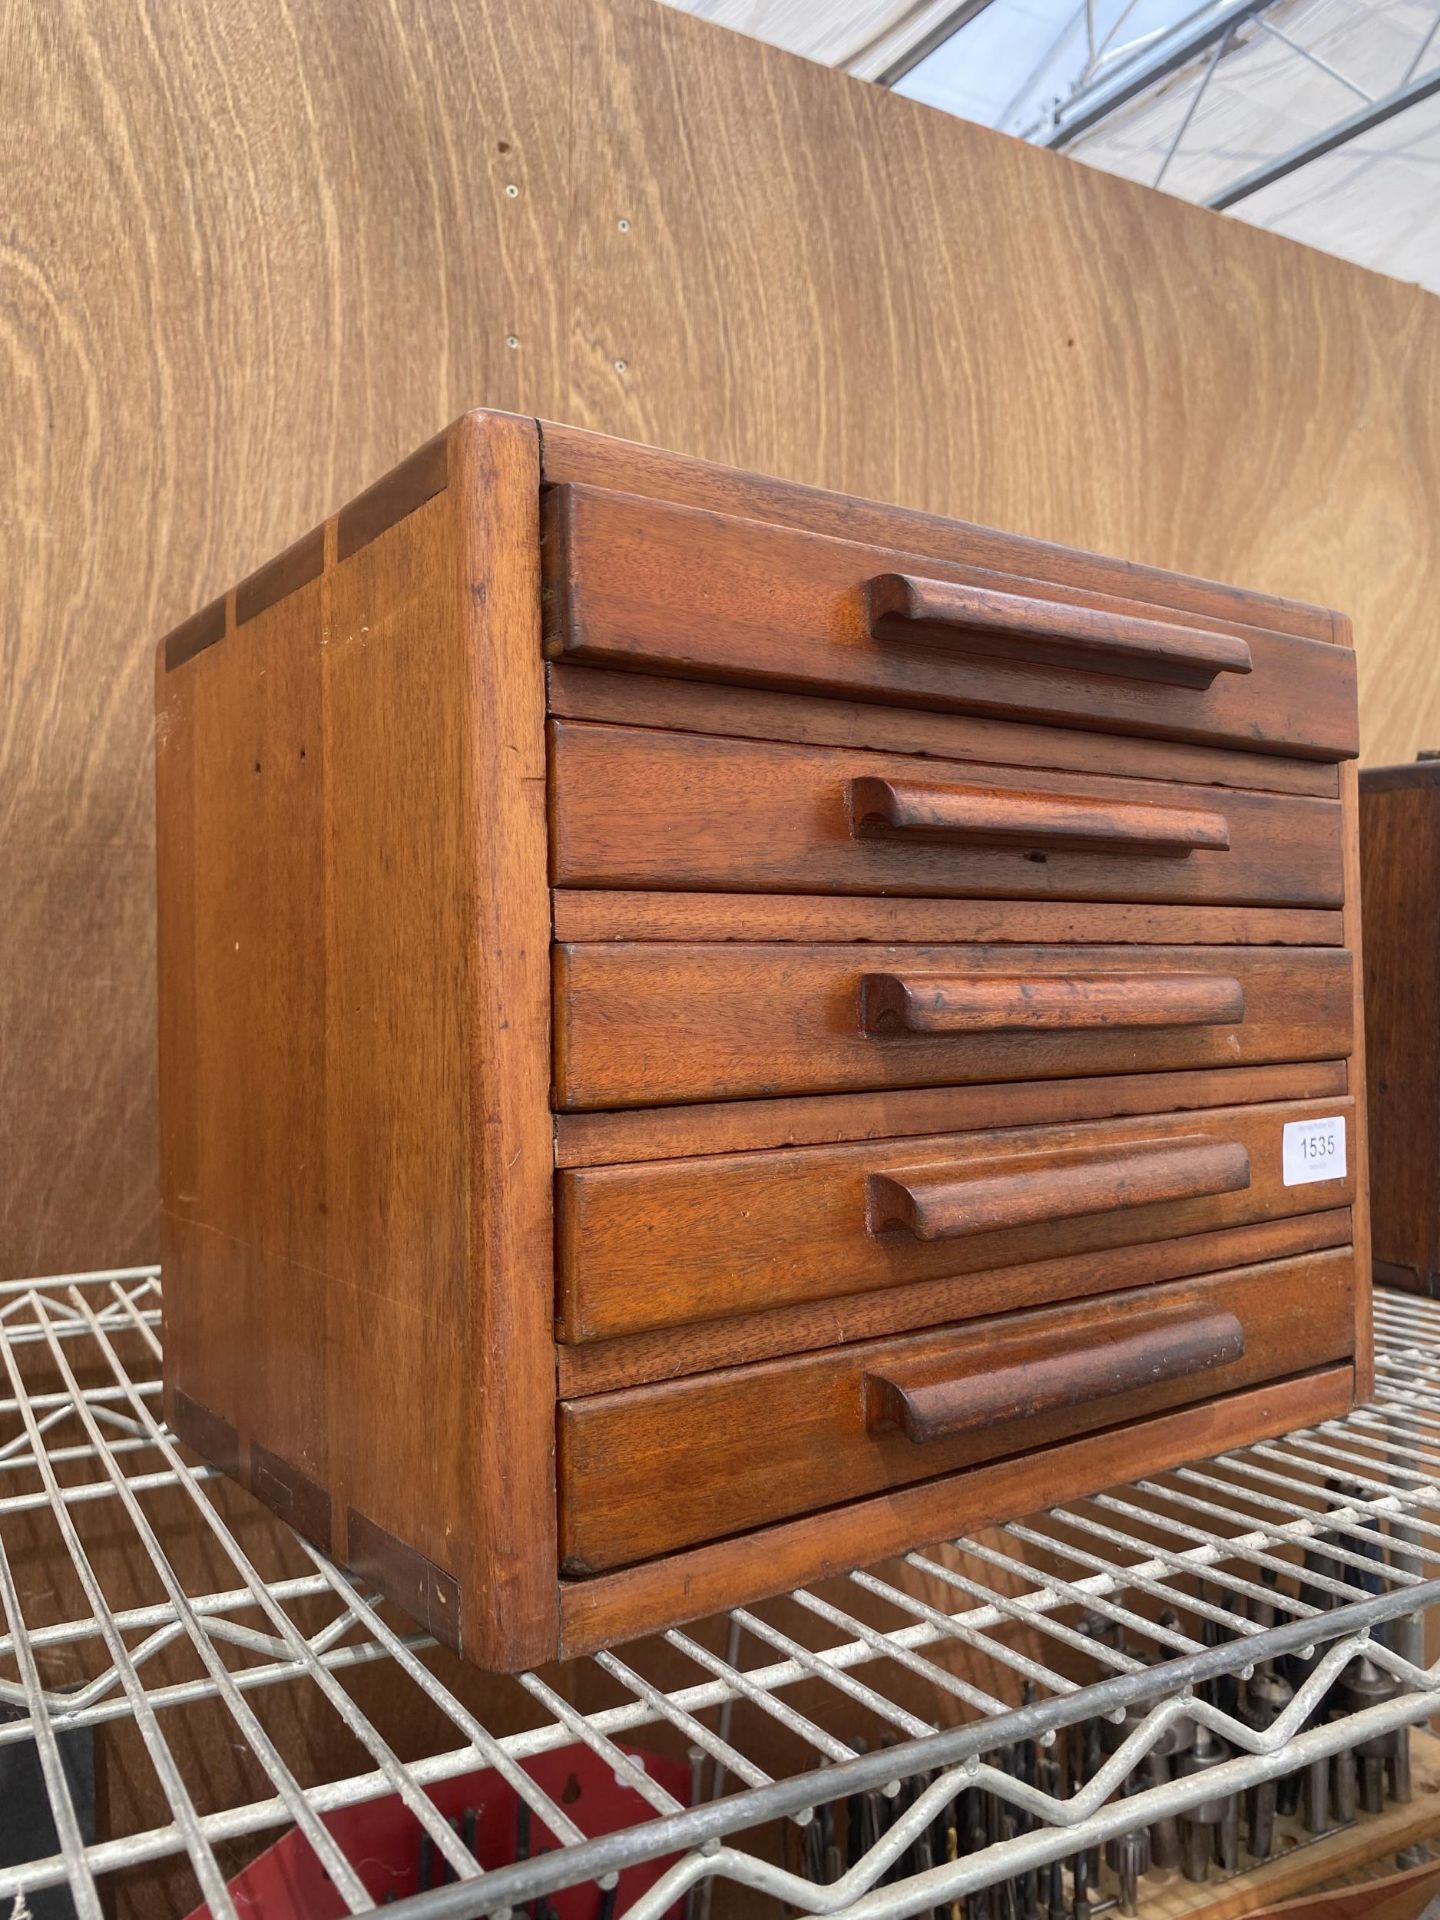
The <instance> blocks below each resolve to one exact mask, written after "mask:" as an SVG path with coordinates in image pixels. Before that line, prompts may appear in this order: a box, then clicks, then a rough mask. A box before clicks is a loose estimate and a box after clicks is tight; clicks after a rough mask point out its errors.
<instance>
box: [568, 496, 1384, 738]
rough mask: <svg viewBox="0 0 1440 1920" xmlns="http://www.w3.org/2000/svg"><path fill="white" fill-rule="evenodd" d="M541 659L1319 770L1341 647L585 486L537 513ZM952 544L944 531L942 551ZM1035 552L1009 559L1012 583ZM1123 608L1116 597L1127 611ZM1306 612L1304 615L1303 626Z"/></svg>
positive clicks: (1238, 608)
mask: <svg viewBox="0 0 1440 1920" xmlns="http://www.w3.org/2000/svg"><path fill="white" fill-rule="evenodd" d="M545 513H546V529H545V542H544V554H545V567H546V579H545V587H544V592H545V622H546V624H545V646H546V651H547V653H548V654H549V655H550V657H551V658H555V659H567V660H574V661H576V662H580V663H593V664H595V665H604V666H617V667H628V668H632V669H638V670H641V671H644V672H647V673H662V674H680V675H688V676H691V677H699V678H702V679H712V680H722V681H735V682H737V683H741V684H752V685H770V686H780V687H790V688H795V689H807V690H811V691H815V692H819V693H825V694H844V695H848V696H850V697H852V698H853V697H863V698H865V699H867V700H880V701H889V702H892V703H897V704H900V705H902V706H916V707H934V708H948V709H952V710H958V711H967V712H972V713H982V714H990V715H996V716H1000V717H1009V718H1013V719H1022V720H1034V719H1040V720H1044V721H1046V722H1054V723H1056V724H1058V725H1062V726H1066V725H1068V726H1087V727H1102V728H1104V729H1105V730H1107V731H1109V732H1114V733H1140V734H1156V735H1160V736H1163V737H1168V738H1171V739H1176V740H1192V741H1201V742H1208V743H1211V744H1234V745H1239V746H1242V747H1245V748H1248V749H1251V750H1254V751H1269V752H1274V753H1287V754H1295V755H1298V756H1300V757H1305V758H1313V759H1321V760H1339V759H1347V758H1351V757H1353V755H1354V754H1355V753H1356V752H1357V750H1358V738H1357V728H1356V718H1355V662H1354V656H1353V654H1352V652H1351V651H1350V649H1349V648H1348V647H1342V646H1337V645H1333V644H1331V643H1330V642H1328V641H1326V640H1320V639H1304V638H1300V637H1299V636H1298V635H1297V634H1295V633H1293V632H1286V631H1282V630H1279V629H1281V628H1283V627H1285V626H1287V625H1294V624H1295V622H1294V617H1293V612H1290V611H1287V610H1286V609H1283V608H1281V607H1278V606H1276V607H1274V609H1273V613H1272V615H1271V617H1273V618H1274V619H1275V622H1276V627H1275V628H1269V627H1266V626H1265V625H1264V624H1262V623H1263V621H1264V620H1265V618H1266V603H1265V602H1263V601H1258V600H1257V599H1256V598H1255V597H1254V596H1244V597H1243V599H1242V598H1241V597H1240V596H1234V597H1231V596H1228V595H1227V594H1226V591H1225V589H1223V588H1219V587H1215V588H1203V589H1197V588H1196V586H1195V585H1194V583H1184V584H1185V585H1186V586H1187V587H1188V597H1189V598H1191V599H1192V601H1193V600H1194V599H1195V598H1196V597H1197V593H1198V595H1199V596H1200V597H1203V599H1204V600H1205V602H1206V605H1207V608H1208V611H1206V612H1189V611H1187V612H1177V611H1176V610H1175V609H1174V608H1173V607H1169V606H1162V605H1157V604H1155V603H1154V602H1153V601H1147V600H1146V599H1144V598H1143V597H1138V596H1141V595H1143V592H1144V587H1143V583H1140V582H1139V581H1138V580H1137V579H1136V576H1134V575H1125V574H1123V573H1121V572H1119V570H1117V577H1116V585H1115V588H1114V589H1113V590H1109V591H1107V590H1102V589H1099V588H1096V587H1079V586H1065V585H1061V584H1059V583H1058V582H1054V581H1049V580H1045V579H1043V578H1037V577H1034V576H1027V575H1025V574H1024V573H1023V572H1019V571H1017V572H1015V573H1007V572H997V571H994V570H991V569H987V568H985V567H983V566H979V565H965V564H963V563H957V562H956V561H944V560H940V559H937V558H935V557H934V556H928V555H925V554H920V553H913V552H904V551H899V550H895V549H890V548H884V547H876V546H866V545H861V544H859V543H857V542H853V541H848V540H834V539H829V538H826V537H823V536H821V535H817V534H807V533H799V532H796V531H795V530H793V529H791V528H787V527H778V526H773V525H770V524H767V523H764V522H761V521H754V520H738V519H732V518H730V517H728V516H726V515H723V514H716V513H708V512H702V511H699V510H697V509H695V508H690V507H677V506H671V505H667V504H665V503H663V502H660V501H655V500H642V499H638V498H635V497H633V496H630V495H626V494H617V493H609V492H605V491H600V490H595V489H591V488H587V487H576V486H564V487H557V488H554V489H552V490H551V491H550V492H549V493H548V494H547V496H546V501H545ZM956 531H958V530H956V529H952V530H951V532H952V534H953V533H955V532H956ZM1042 557H1043V556H1037V552H1036V550H1035V549H1033V548H1031V549H1029V550H1028V553H1027V552H1023V551H1022V549H1021V547H1020V546H1019V545H1018V543H1017V548H1016V565H1017V568H1020V567H1023V566H1025V565H1027V564H1034V563H1035V561H1036V559H1037V558H1042ZM1132 596H1137V597H1132ZM1313 617H1314V616H1313V615H1311V616H1309V618H1310V620H1313Z"/></svg>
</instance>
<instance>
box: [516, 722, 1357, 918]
mask: <svg viewBox="0 0 1440 1920" xmlns="http://www.w3.org/2000/svg"><path fill="white" fill-rule="evenodd" d="M551 740H552V772H551V780H552V785H553V792H554V807H553V816H552V824H551V844H552V863H551V871H552V874H553V877H554V879H555V881H556V884H557V885H559V886H562V887H565V886H576V887H607V888H627V887H630V888H645V887H662V888H663V887H670V888H677V889H680V890H684V889H687V888H694V889H697V890H700V891H707V890H708V891H716V892H719V891H724V890H727V889H728V890H731V891H737V892H750V893H856V894H889V893H895V894H915V895H919V896H921V897H928V898H934V897H936V896H944V895H948V894H971V895H973V896H975V897H976V898H979V899H985V900H1001V899H1036V898H1042V899H1043V898H1045V897H1046V896H1047V895H1048V896H1050V897H1052V898H1057V899H1058V898H1063V899H1067V900H1124V901H1130V902H1143V901H1152V900H1153V901H1160V902H1165V901H1172V902H1174V901H1197V902H1198V901H1230V902H1233V903H1236V904H1244V905H1252V906H1253V905H1264V904H1273V905H1288V906H1308V907H1314V906H1319V907H1337V906H1339V905H1340V901H1341V849H1340V808H1339V806H1338V804H1337V803H1336V802H1335V801H1333V800H1305V799H1296V798H1291V797H1290V796H1289V795H1285V794H1273V793H1242V792H1239V791H1235V792H1227V793H1225V795H1224V797H1223V800H1221V799H1218V798H1216V797H1214V794H1215V792H1216V790H1214V789H1208V788H1204V787H1188V786H1179V785H1174V784H1162V783H1161V782H1159V781H1157V780H1108V779H1095V778H1093V777H1090V776H1087V775H1084V774H1078V773H1035V772H1030V771H1025V772H1019V771H1017V770H1015V769H1014V768H1009V767H994V766H984V765H973V766H972V765H967V764H965V763H963V762H957V763H955V764H953V765H951V766H948V767H946V768H944V769H943V770H942V771H936V770H934V769H931V768H929V767H928V766H927V765H926V763H924V762H923V761H921V760H919V759H918V758H917V757H914V756H909V757H907V756H904V755H900V754H894V755H884V754H873V753H855V752H837V751H835V750H833V749H830V748H826V747H812V748H805V747H799V746H795V745H793V744H791V743H789V742H777V741H762V740H724V739H716V738H714V737H712V736H710V735H706V734H694V733H667V732H662V731H661V730H660V729H659V728H656V727H603V726H594V725H591V724H588V723H585V722H576V721H568V720H557V721H552V722H551ZM882 796H897V797H898V798H897V804H896V805H894V806H891V807H889V809H888V813H887V812H886V811H885V798H884V797H882ZM907 798H908V802H909V804H908V807H907V806H906V800H907ZM947 820H951V821H952V822H953V821H958V822H960V823H961V824H959V825H954V824H952V825H951V826H950V828H949V830H948V831H947V830H946V825H945V823H946V821H947ZM932 822H938V823H939V824H936V825H933V826H932V825H931V823H932ZM967 828H968V831H967ZM1147 834H1148V835H1150V836H1151V837H1152V843H1151V844H1147V843H1146V837H1145V836H1146V835H1147ZM1166 835H1168V836H1169V838H1166V837H1164V836H1166ZM1127 836H1128V837H1127ZM1187 836H1188V844H1186V839H1187ZM1107 837H1108V840H1109V843H1110V844H1108V845H1107V844H1106V841H1107Z"/></svg>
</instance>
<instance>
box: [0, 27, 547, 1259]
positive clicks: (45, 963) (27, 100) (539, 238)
mask: <svg viewBox="0 0 1440 1920" xmlns="http://www.w3.org/2000/svg"><path fill="white" fill-rule="evenodd" d="M564 12H565V10H564V9H563V8H558V7H554V6H550V5H545V4H530V5H523V6H510V7H497V8H483V7H482V8H475V7H470V6H463V5H461V4H459V3H458V0H454V3H453V4H452V3H451V0H421V4H417V5H416V6H414V7H411V8H408V9H405V10H403V11H402V10H399V9H395V10H392V9H388V8H373V7H353V8H349V7H346V8H341V7H336V6H324V5H313V4H306V3H305V0H225V3H224V4H220V5H211V4H209V3H208V0H180V4H177V5H175V6H173V7H172V6H167V7H165V8H163V9H161V10H160V11H159V12H157V13H150V14H147V12H146V11H145V10H144V9H141V8H134V7H111V6H107V5H105V4H104V0H17V4H16V6H14V7H12V8H10V9H8V10H7V11H6V15H5V18H6V21H7V23H8V25H7V27H6V29H5V30H4V32H5V37H4V39H0V62H3V69H4V72H5V75H6V95H7V105H6V112H5V114H4V116H3V119H4V125H3V128H0V204H3V206H4V207H5V209H6V211H5V216H4V220H3V223H0V227H3V232H0V274H3V284H4V292H3V298H0V440H3V442H4V444H5V446H6V448H7V451H9V452H10V456H11V460H12V462H13V467H12V473H13V479H12V481H11V483H10V485H8V486H7V488H6V501H5V507H4V511H3V513H0V580H3V587H0V594H3V615H0V618H3V633H4V652H3V658H4V662H5V686H4V700H3V707H0V837H3V844H4V847H5V860H4V866H3V874H4V878H3V881H0V1063H3V1064H0V1076H3V1081H0V1272H3V1273H5V1274H17V1273H19V1274H23V1273H36V1272H48V1271H55V1270H69V1269H74V1268H77V1267H85V1266H92V1265H108V1264H112V1263H117V1262H128V1261H131V1260H136V1259H143V1258H149V1257H153V1255H154V1251H155V1227H154V1214H155V1191H156V1172H155V1125H154V1098H155V1092H154V1053H155V1041H154V1025H155V1006H154V987H153V973H154V941H153V930H152V923H153V917H154V890H153V882H152V869H153V859H154V855H153V825H152V772H151V753H150V732H151V717H150V707H151V668H150V664H149V662H150V656H151V649H152V646H153V643H154V641H155V639H156V637H157V636H158V635H159V634H160V633H162V632H163V631H164V630H165V629H166V628H167V627H169V626H171V625H173V624H174V623H175V622H176V621H177V620H179V619H181V618H182V617H183V616H184V615H185V614H186V613H187V612H189V611H191V610H192V609H193V608H195V607H197V606H199V605H201V604H203V603H204V602H205V601H206V600H207V599H209V598H210V597H211V596H212V595H213V594H214V593H216V592H217V591H219V590H220V589H222V588H224V587H225V586H227V585H228V584H230V583H231V582H232V581H233V580H235V579H236V578H237V577H239V576H240V575H241V574H243V573H244V572H246V571H247V570H248V569H249V568H251V567H252V566H254V565H256V564H257V563H258V562H260V561H261V560H263V559H264V558H266V557H267V556H268V555H270V554H272V553H274V552H275V551H277V550H278V549H279V548H280V547H282V546H284V545H285V544H287V543H288V542H289V541H290V540H292V539H293V538H294V537H295V536H296V535H297V534H298V533H301V532H303V531H305V530H306V529H307V528H309V527H311V526H313V525H314V524H315V523H316V522H318V521H319V520H320V519H321V518H322V517H323V516H324V515H325V514H326V513H327V512H329V511H330V510H331V509H333V508H334V507H335V506H336V505H337V504H339V503H340V502H341V501H343V500H344V499H346V498H347V497H348V496H350V495H351V494H353V493H355V492H356V491H358V490H359V489H360V488H361V487H362V486H364V485H365V484H367V483H368V482H369V481H370V480H371V479H373V478H375V477H376V476H377V475H378V474H379V473H381V472H383V471H384V470H385V469H386V468H387V467H388V466H389V465H391V464H392V463H393V462H394V461H395V460H397V459H399V458H401V457H403V456H404V454H405V453H407V452H409V451H410V450H412V449H413V448H414V447H415V446H417V445H418V444H419V443H420V442H421V441H423V440H425V439H426V438H428V437H429V436H430V434H432V433H433V432H434V431H435V429H436V428H437V427H438V426H440V425H441V424H443V423H444V422H445V421H447V420H448V419H450V418H452V417H453V416H454V415H455V414H456V413H458V412H460V411H461V410H462V409H463V408H464V407H465V406H466V405H468V404H470V403H472V402H474V401H477V400H482V399H483V400H489V401H491V402H493V404H495V405H498V406H501V407H524V406H527V405H531V406H533V405H534V404H535V403H536V401H537V400H538V399H539V398H542V397H543V398H544V400H545V401H546V402H547V404H548V405H549V406H550V407H551V408H556V407H559V406H560V405H561V403H562V394H561V389H560V388H559V387H557V385H556V384H555V382H554V370H555V369H556V368H557V367H558V366H559V365H561V364H562V363H563V358H564V352H565V344H566V336H567V331H568V306H567V300H566V295H565V285H564V272H563V264H562V258H563V249H562V248H560V247H559V246H558V245H557V240H558V237H559V235H560V234H561V232H562V231H563V222H564V209H565V205H566V199H567V194H568V190H569V187H568V183H569V177H570V152H569V135H568V126H567V114H566V102H567V100H568V97H569V84H570V67H569V50H568V46H567V44H566V35H565V33H564V31H563V20H564ZM511 186H513V187H515V188H516V192H515V194H514V195H513V196H512V195H510V194H509V193H507V191H506V189H507V188H508V187H511ZM509 338H514V339H516V340H518V342H519V344H518V346H516V347H513V348H512V347H510V346H508V345H507V339H509Z"/></svg>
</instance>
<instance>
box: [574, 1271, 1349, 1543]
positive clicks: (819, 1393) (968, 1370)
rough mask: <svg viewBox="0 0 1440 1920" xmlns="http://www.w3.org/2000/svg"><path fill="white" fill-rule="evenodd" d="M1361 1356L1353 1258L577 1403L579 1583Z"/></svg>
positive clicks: (1114, 1298) (1242, 1274)
mask: <svg viewBox="0 0 1440 1920" xmlns="http://www.w3.org/2000/svg"><path fill="white" fill-rule="evenodd" d="M1353 1348H1354V1260H1353V1255H1352V1253H1351V1252H1350V1250H1349V1249H1342V1250H1338V1251H1334V1252H1330V1253H1322V1254H1313V1255H1309V1256H1306V1257H1304V1258H1301V1259H1295V1260H1282V1261H1275V1262H1273V1263H1270V1264H1268V1265H1266V1266H1260V1267H1249V1268H1242V1269H1239V1270H1236V1271H1233V1272H1230V1273H1226V1274H1219V1275H1216V1276H1215V1277H1214V1278H1211V1279H1205V1280H1195V1281H1183V1282H1180V1283H1177V1284H1175V1285H1171V1286H1164V1287H1152V1288H1147V1289H1143V1290H1141V1291H1139V1292H1135V1293H1119V1294H1111V1295H1109V1296H1107V1297H1106V1298H1104V1299H1102V1300H1093V1301H1086V1302H1084V1303H1082V1304H1080V1305H1078V1306H1070V1307H1058V1308H1050V1309H1047V1310H1045V1311H1043V1312H1039V1313H1027V1314H1013V1315H1010V1316H1008V1317H1007V1318H1005V1319H1003V1320H992V1321H968V1322H966V1323H965V1324H964V1325H963V1326H961V1327H958V1328H947V1329H943V1330H940V1331H938V1332H935V1333H927V1334H923V1335H915V1336H910V1337H907V1338H905V1339H903V1340H888V1341H874V1342H867V1343H864V1344H862V1345H860V1346H856V1347H849V1348H845V1349H843V1350H841V1351H838V1352H830V1353H818V1354H807V1355H800V1356H797V1357H796V1358H794V1359H790V1360H776V1361H769V1362H766V1363H764V1364H762V1365H759V1366H753V1367H736V1368H732V1369H729V1370H727V1371H725V1372H721V1373H713V1374H701V1375H698V1376H695V1377H693V1378H690V1379H686V1380H676V1381H671V1382H668V1383H665V1384H663V1385H657V1386H649V1387H637V1388H632V1389H628V1390H626V1391H624V1392H620V1393H611V1394H597V1395H595V1396H594V1397H592V1398H589V1399H583V1400H571V1401H562V1402H561V1403H560V1415H559V1445H560V1523H561V1551H562V1555H563V1557H564V1564H565V1569H566V1571H567V1572H571V1573H590V1572H597V1571H600V1570H602V1569H604V1568H606V1567H615V1566H624V1565H627V1564H629V1563H631V1562H634V1561H638V1560H644V1559H648V1558H650V1557H652V1556H654V1555H656V1554H662V1553H667V1552H672V1551H674V1550H675V1549H677V1548H680V1547H685V1546H690V1545H693V1544H695V1543H697V1542H700V1541H703V1540H713V1539H718V1538H721V1537H723V1536H724V1535H727V1534H734V1533H739V1532H742V1531H744V1530H746V1529H748V1528H751V1527H758V1526H763V1525H765V1524H766V1523H767V1522H771V1521H775V1520H781V1519H784V1518H787V1517H789V1516H791V1515H796V1514H801V1513H809V1512H814V1511H817V1510H818V1509H820V1508H824V1507H832V1506H835V1505H837V1504H839V1503H841V1502H844V1501H849V1500H856V1499H860V1498H863V1497H864V1496H866V1495H870V1494H877V1493H883V1492H885V1491H886V1490H887V1489H889V1488H894V1487H898V1486H903V1485H907V1484H910V1483H912V1482H915V1481H919V1480H926V1479H931V1478H933V1477H935V1476H936V1475H939V1474H942V1473H950V1472H954V1471H956V1470H957V1469H961V1468H965V1467H969V1466H974V1465H977V1464H979V1463H980V1462H982V1461H987V1460H997V1459H1000V1458H1003V1457H1004V1456H1006V1455H1013V1454H1020V1453H1029V1452H1033V1451H1035V1450H1036V1449H1038V1448H1041V1447H1048V1446H1053V1445H1055V1444H1056V1443H1057V1442H1059V1441H1063V1440H1066V1439H1069V1438H1071V1437H1073V1436H1075V1435H1079V1434H1083V1433H1089V1432H1094V1431H1096V1430H1097V1429H1099V1428H1102V1427H1113V1426H1116V1425H1119V1424H1121V1423H1123V1422H1125V1421H1129V1420H1136V1419H1141V1418H1143V1417H1145V1416H1147V1415H1149V1414H1152V1413H1156V1412H1159V1411H1161V1410H1163V1409H1166V1408H1173V1407H1181V1406H1186V1405H1190V1404H1193V1403H1195V1402H1197V1401H1200V1400H1208V1399H1211V1398H1212V1397H1214V1396H1216V1395H1218V1394H1224V1393H1230V1392H1234V1391H1235V1390H1237V1389H1239V1388H1242V1387H1247V1386H1252V1385H1255V1384H1257V1383H1259V1382H1261V1381H1266V1380H1272V1379H1277V1378H1280V1377H1282V1376H1287V1375H1293V1374H1299V1373H1305V1372H1309V1371H1311V1370H1312V1369H1314V1368H1318V1367H1322V1366H1325V1365H1328V1364H1330V1363H1332V1362H1335V1361H1337V1360H1341V1359H1344V1358H1346V1357H1348V1356H1349V1355H1350V1354H1351V1352H1352V1351H1353ZM1141 1464H1142V1465H1143V1462H1142V1463H1141Z"/></svg>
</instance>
